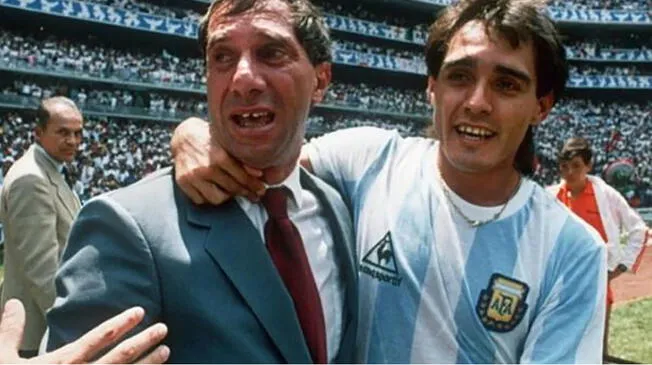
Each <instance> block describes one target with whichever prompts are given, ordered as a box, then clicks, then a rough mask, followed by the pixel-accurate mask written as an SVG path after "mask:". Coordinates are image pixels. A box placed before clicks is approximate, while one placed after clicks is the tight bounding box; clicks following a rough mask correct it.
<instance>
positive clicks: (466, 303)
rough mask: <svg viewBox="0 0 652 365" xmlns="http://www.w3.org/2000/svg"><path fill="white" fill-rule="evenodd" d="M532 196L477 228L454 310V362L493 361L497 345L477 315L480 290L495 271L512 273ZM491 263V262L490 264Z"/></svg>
mask: <svg viewBox="0 0 652 365" xmlns="http://www.w3.org/2000/svg"><path fill="white" fill-rule="evenodd" d="M532 204H533V199H532V198H530V199H528V202H527V204H526V205H525V206H524V207H523V208H521V209H519V210H518V211H517V212H516V213H514V214H513V215H512V216H510V217H507V218H505V219H502V220H499V221H497V222H494V223H491V224H488V225H486V226H481V227H479V228H478V229H477V231H476V234H475V239H474V241H473V246H472V247H471V249H470V251H469V254H468V258H467V261H466V267H465V270H464V271H465V275H464V281H463V283H462V291H461V292H460V297H459V301H458V304H457V307H456V309H455V324H456V327H457V328H458V329H460V328H462V329H464V330H463V331H458V333H457V336H456V340H457V343H458V345H459V346H458V354H457V360H456V362H457V363H496V362H497V361H498V360H496V359H495V358H493V357H488V356H491V355H492V354H495V353H496V346H495V344H494V342H493V340H492V338H491V333H490V332H489V331H488V330H487V329H485V328H484V326H483V324H482V322H481V321H480V319H479V318H478V315H477V314H476V308H475V306H476V304H477V301H478V298H479V296H480V292H481V291H482V290H483V289H485V288H487V286H488V285H489V278H490V277H491V275H492V274H494V273H499V274H502V275H505V276H507V277H512V276H513V271H514V267H515V266H516V260H517V257H518V246H519V243H520V241H521V237H522V235H523V232H524V231H525V228H526V227H527V224H528V222H529V219H530V212H531V210H532ZM490 264H491V265H490Z"/></svg>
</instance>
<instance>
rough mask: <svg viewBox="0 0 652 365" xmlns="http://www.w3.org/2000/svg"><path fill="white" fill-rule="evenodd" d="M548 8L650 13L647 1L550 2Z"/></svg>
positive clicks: (560, 0)
mask: <svg viewBox="0 0 652 365" xmlns="http://www.w3.org/2000/svg"><path fill="white" fill-rule="evenodd" d="M549 6H555V7H559V8H573V9H614V10H637V11H650V9H652V5H651V4H650V1H649V0H573V1H567V0H552V1H550V2H549Z"/></svg>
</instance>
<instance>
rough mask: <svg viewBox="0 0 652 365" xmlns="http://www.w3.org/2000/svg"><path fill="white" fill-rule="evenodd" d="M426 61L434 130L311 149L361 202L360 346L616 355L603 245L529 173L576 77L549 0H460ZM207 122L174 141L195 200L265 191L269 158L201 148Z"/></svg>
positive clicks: (405, 351) (400, 357) (378, 353)
mask: <svg viewBox="0 0 652 365" xmlns="http://www.w3.org/2000/svg"><path fill="white" fill-rule="evenodd" d="M426 62H427V65H428V71H429V77H428V90H427V92H428V96H429V99H430V101H431V103H432V105H433V106H434V110H435V111H434V113H433V128H432V131H431V134H430V137H431V138H401V137H400V136H399V135H398V133H396V132H395V131H385V130H381V129H376V128H355V129H348V130H341V131H337V132H334V133H330V134H327V135H325V136H323V137H321V138H318V139H316V140H313V141H312V142H311V143H309V144H308V145H306V146H304V150H303V151H302V156H303V157H302V164H303V166H304V167H306V168H308V169H311V170H312V171H313V172H314V173H315V174H316V175H317V176H319V177H321V178H322V179H324V180H326V181H327V182H330V183H331V184H332V185H333V186H334V187H335V188H337V189H338V190H339V192H340V193H341V194H342V196H343V197H344V200H345V201H346V203H347V204H348V207H349V209H351V211H352V215H353V217H354V227H355V228H356V239H357V250H358V258H357V260H358V269H359V273H360V279H359V285H360V288H359V290H360V292H359V293H360V319H359V325H360V328H359V332H358V333H359V337H358V344H359V345H358V361H359V362H369V363H410V362H417V363H441V362H443V363H454V362H460V363H494V362H501V363H502V362H505V363H517V362H532V363H534V362H552V363H573V362H591V363H599V362H601V354H602V351H601V347H602V335H603V318H604V313H605V312H604V311H605V301H604V296H605V288H606V281H607V274H606V273H607V270H606V251H605V247H604V244H602V243H601V242H600V237H599V235H598V234H597V232H595V230H593V229H592V228H590V227H589V226H588V225H586V224H584V223H583V222H582V221H581V220H580V219H579V218H577V217H576V216H574V215H572V214H571V213H570V212H569V211H568V210H567V209H565V208H564V207H563V206H562V205H561V204H560V203H559V202H558V201H556V199H555V198H554V197H553V196H551V195H550V194H548V193H547V192H546V191H545V190H544V189H543V188H541V187H540V186H538V185H537V184H535V183H534V182H533V181H531V180H530V179H529V178H528V176H529V175H531V174H532V172H533V166H532V164H533V133H532V128H533V127H534V126H536V125H538V124H539V123H540V122H541V121H542V120H544V119H545V118H546V117H547V115H548V113H549V111H550V109H551V108H552V106H553V105H554V103H555V102H556V101H557V100H558V99H559V97H560V95H561V93H562V91H563V89H564V85H565V83H566V79H567V77H568V72H567V64H566V58H565V53H564V48H563V46H562V44H561V41H560V38H559V35H558V33H557V30H556V29H555V26H554V24H553V23H552V21H551V20H550V18H549V17H548V16H547V15H546V13H545V8H544V6H543V4H537V2H536V1H521V0H499V1H495V0H491V1H490V0H462V1H460V2H457V3H456V4H454V5H451V6H450V7H448V8H446V9H445V10H444V12H443V13H442V14H441V15H440V17H439V18H438V20H437V21H436V22H435V24H434V25H433V26H432V27H431V30H430V34H429V38H428V42H427V46H426ZM262 81H264V80H261V82H262ZM206 129H207V126H206V124H205V123H202V122H200V121H197V120H194V121H192V120H191V121H188V122H186V123H185V124H184V126H183V127H181V129H179V130H178V131H177V132H178V134H177V136H176V138H175V140H174V141H173V146H174V148H173V149H174V152H175V154H176V167H177V178H178V179H179V181H180V183H181V184H182V185H184V186H185V190H186V192H187V193H188V194H189V195H190V196H191V197H193V200H195V202H197V203H201V202H206V201H208V202H212V203H220V202H221V201H223V200H224V199H226V198H228V197H229V196H230V194H242V193H247V194H252V193H255V192H258V191H259V190H263V189H264V186H263V185H261V184H260V183H255V182H252V179H253V177H255V176H260V175H261V174H264V172H261V171H252V170H251V169H247V168H246V167H245V168H244V169H243V167H241V165H240V164H239V162H238V161H235V160H233V159H232V158H230V157H228V156H226V154H224V153H223V152H221V151H209V152H206V150H203V151H200V153H197V152H193V150H201V147H199V146H204V145H206V141H205V138H202V137H203V136H205V135H206V132H205V130H206ZM244 171H248V172H249V175H248V174H246V173H244ZM252 176H253V177H252ZM212 182H216V183H217V185H215V184H212ZM307 244H310V243H307Z"/></svg>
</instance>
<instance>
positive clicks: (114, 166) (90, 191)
mask: <svg viewBox="0 0 652 365" xmlns="http://www.w3.org/2000/svg"><path fill="white" fill-rule="evenodd" d="M650 1H651V0H575V1H572V2H568V1H562V0H553V1H551V3H550V5H551V6H557V7H564V8H569V7H573V8H582V9H588V8H590V9H619V10H644V11H647V12H649V11H650V9H651V8H652V3H651V2H650ZM93 2H95V3H100V4H104V5H109V6H113V7H119V8H124V9H127V10H131V11H139V12H143V13H147V14H152V15H160V16H165V17H173V18H175V19H185V20H188V21H192V22H197V21H198V20H199V18H200V13H199V12H197V11H195V10H191V9H182V8H180V7H175V6H174V3H172V2H170V1H168V0H161V1H160V2H154V3H156V4H158V5H155V4H153V3H152V2H147V1H143V0H94V1H93ZM316 3H317V4H318V5H319V6H321V7H322V8H323V10H324V12H325V13H326V15H327V22H328V23H329V25H330V26H331V28H333V29H334V30H336V31H335V32H333V34H334V42H333V47H334V49H336V50H346V51H355V52H360V53H365V54H379V55H382V56H388V57H394V58H400V59H406V60H410V61H415V62H419V63H420V64H422V63H423V54H422V50H421V47H422V46H415V45H406V44H400V43H391V44H388V43H387V42H385V43H384V44H381V45H378V44H375V42H374V41H373V40H371V41H370V42H364V41H359V40H358V41H350V40H347V39H343V38H342V37H344V38H347V37H346V36H341V34H342V33H338V32H337V30H345V29H348V30H349V31H353V32H362V33H365V34H369V35H372V36H378V37H385V38H392V39H398V40H404V41H407V42H417V43H419V42H421V43H423V41H424V40H425V38H426V36H427V26H426V25H425V22H426V21H427V19H426V18H427V14H424V18H422V19H416V18H415V19H412V18H409V17H401V15H400V14H392V13H391V12H385V14H384V15H383V14H380V13H379V12H372V11H369V10H368V8H367V7H365V6H364V4H360V3H356V2H346V1H340V2H337V3H336V2H333V1H326V0H316ZM176 4H178V3H176ZM629 37H641V36H640V35H635V34H633V35H631V36H629ZM643 37H645V35H643ZM609 42H610V43H605V41H604V39H602V40H601V41H598V40H581V41H573V40H570V41H569V42H568V47H567V52H568V55H569V57H570V58H571V59H576V58H580V59H595V58H598V59H603V60H625V61H646V60H652V49H649V42H647V40H646V39H619V38H610V40H609ZM636 44H638V45H639V46H635V45H636ZM3 67H9V68H19V69H20V68H23V69H28V68H29V69H30V70H31V71H32V72H33V71H37V72H42V73H55V74H68V75H69V76H82V77H88V76H91V77H97V78H101V79H105V80H114V81H119V82H118V83H117V84H114V85H112V86H108V85H102V86H97V87H95V86H78V85H75V84H73V83H70V82H67V81H65V80H64V81H61V82H59V83H52V82H50V83H44V82H43V81H35V80H33V79H24V78H17V79H15V80H11V81H9V80H0V93H1V94H0V97H1V96H18V97H24V98H31V99H41V98H45V97H49V96H52V95H65V96H68V97H70V98H71V99H73V100H74V101H75V102H77V103H78V104H79V105H80V107H81V108H82V109H84V110H87V108H86V107H87V106H101V107H103V108H104V109H103V110H114V109H116V110H117V109H121V108H131V109H129V111H130V112H132V114H134V113H135V112H136V111H138V113H142V114H150V116H152V117H153V119H156V117H157V116H160V115H161V113H162V112H165V113H166V114H167V115H172V116H174V117H175V120H181V119H183V117H184V116H185V115H188V114H190V115H200V116H204V115H205V113H206V102H205V100H204V96H203V95H202V92H203V90H204V85H205V82H206V79H205V76H204V62H203V61H202V60H201V59H199V58H181V57H179V56H177V55H175V54H172V53H169V52H167V51H165V50H163V51H147V50H144V49H143V50H133V49H132V50H128V49H112V48H111V47H108V46H106V45H103V44H98V42H97V41H95V40H91V39H90V38H89V40H88V41H85V42H79V41H71V40H65V39H60V38H57V37H55V36H53V35H48V36H42V35H39V36H30V35H25V34H17V33H14V32H10V31H6V30H3V29H2V28H0V68H3ZM649 70H650V67H649V66H647V65H646V64H644V63H637V64H636V65H633V64H631V63H630V64H627V65H618V66H614V64H609V66H603V64H600V63H597V62H592V63H584V64H577V63H574V64H573V65H572V66H571V74H575V75H626V76H632V75H650V74H651V73H652V72H650V71H649ZM121 82H129V83H150V84H157V85H164V87H166V88H182V89H193V90H195V91H196V92H195V93H185V94H181V93H172V94H171V93H170V91H165V90H157V91H152V90H151V89H141V90H140V91H133V90H130V89H129V88H128V87H123V86H124V85H120V83H121ZM94 85H95V84H94ZM97 85H100V84H97ZM31 99H30V100H31ZM323 103H324V104H327V105H336V106H339V107H345V108H354V109H363V110H366V111H369V110H375V111H380V112H385V113H390V114H391V113H397V114H409V115H410V116H406V115H403V116H400V117H399V116H391V115H376V116H374V115H371V114H366V115H362V114H359V113H358V114H351V113H346V114H344V112H342V111H333V110H330V109H329V110H327V111H319V112H318V113H314V114H313V115H312V116H311V117H310V118H309V120H308V122H307V128H308V133H309V134H310V135H317V134H321V133H324V132H327V131H331V130H336V129H341V128H348V127H355V126H378V127H382V128H388V129H397V130H398V131H399V133H401V134H402V135H404V136H417V135H423V131H424V129H425V127H427V124H428V122H427V121H428V120H429V114H430V107H429V105H428V103H427V101H426V97H425V93H424V92H423V91H422V90H406V89H396V88H391V87H387V86H377V85H372V84H365V83H357V84H353V83H341V82H337V81H336V82H334V83H333V84H332V85H331V87H330V88H329V89H328V92H327V94H326V96H325V99H324V102H323ZM138 113H135V114H138ZM651 113H652V101H648V102H646V103H639V104H637V103H633V102H632V103H628V102H609V103H604V102H597V101H590V100H584V99H565V100H563V101H562V102H561V103H559V104H558V105H557V106H556V107H555V108H554V109H553V112H552V114H551V116H550V117H549V118H548V120H547V121H546V122H544V123H543V125H542V126H541V127H539V128H538V130H537V137H536V140H537V154H538V162H539V169H538V171H537V176H536V179H537V180H538V181H539V182H541V183H542V184H544V185H547V184H551V183H553V182H556V181H557V180H558V179H559V176H558V169H557V161H556V154H557V151H558V148H559V147H560V145H561V143H563V141H564V140H565V139H566V138H568V137H571V136H583V137H585V138H587V139H589V141H591V142H592V143H593V144H594V150H595V153H596V157H595V169H594V171H595V172H597V173H601V172H602V171H603V170H604V169H605V168H606V167H607V166H609V164H611V163H613V162H614V161H621V162H623V163H625V164H627V165H628V166H631V168H632V174H631V175H632V176H631V179H630V180H631V181H630V182H631V184H630V186H629V187H628V188H627V189H628V190H625V191H624V194H625V195H626V196H627V197H628V199H629V200H630V203H632V204H634V205H636V204H642V205H647V206H652V161H651V160H652V158H651V157H650V156H652V124H651V123H650V121H651V120H652V115H651ZM127 114H129V113H127ZM26 115H27V114H26V113H24V112H21V113H0V146H1V148H0V163H1V164H2V170H0V171H2V172H4V171H6V169H8V167H9V166H10V165H11V164H12V163H13V161H15V159H17V158H18V157H19V156H20V154H22V152H23V151H24V149H25V148H27V147H28V146H29V144H30V143H31V138H32V135H31V131H32V128H33V120H32V119H31V118H30V117H28V116H26ZM173 126H174V125H173V124H169V123H155V122H143V121H136V120H127V119H107V118H97V117H91V116H88V115H87V116H86V125H85V132H84V143H83V145H82V148H81V153H80V155H79V158H78V159H77V160H76V161H75V166H74V167H75V168H76V169H75V170H76V171H77V179H76V181H74V182H73V184H74V186H75V191H76V192H77V193H78V194H79V195H80V197H81V198H82V199H83V200H85V199H88V198H89V197H91V196H95V195H97V194H99V193H102V192H105V191H108V190H112V189H115V188H117V187H120V186H124V185H127V184H129V183H132V182H134V181H136V180H138V179H140V178H141V177H142V176H144V175H145V174H147V173H149V172H151V171H154V170H156V169H158V168H161V167H164V166H167V165H169V164H170V154H169V149H168V143H169V139H170V133H171V130H172V128H173ZM2 176H3V174H1V173H0V184H1V182H2ZM637 199H638V200H637Z"/></svg>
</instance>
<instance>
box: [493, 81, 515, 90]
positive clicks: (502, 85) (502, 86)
mask: <svg viewBox="0 0 652 365" xmlns="http://www.w3.org/2000/svg"><path fill="white" fill-rule="evenodd" d="M496 87H497V88H498V90H500V91H506V92H511V91H518V90H520V86H519V84H518V83H517V82H514V81H512V80H498V82H496Z"/></svg>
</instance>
